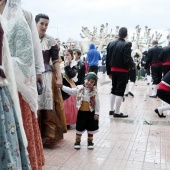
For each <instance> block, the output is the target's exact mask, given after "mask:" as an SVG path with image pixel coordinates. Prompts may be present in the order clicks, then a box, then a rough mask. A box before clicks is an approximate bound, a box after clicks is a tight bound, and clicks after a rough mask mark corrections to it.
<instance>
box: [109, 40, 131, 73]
mask: <svg viewBox="0 0 170 170" xmlns="http://www.w3.org/2000/svg"><path fill="white" fill-rule="evenodd" d="M131 46H132V44H131V43H130V42H126V41H125V40H124V39H122V38H119V39H118V40H116V41H112V42H110V43H109V44H108V46H107V56H106V69H107V74H108V75H109V74H111V67H112V66H113V67H118V68H122V69H126V70H128V69H130V68H132V67H134V62H133V59H132V57H131Z"/></svg>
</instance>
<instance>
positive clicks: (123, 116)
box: [113, 113, 128, 118]
mask: <svg viewBox="0 0 170 170" xmlns="http://www.w3.org/2000/svg"><path fill="white" fill-rule="evenodd" d="M113 117H117V118H126V117H128V115H124V114H123V113H120V114H117V113H114V115H113Z"/></svg>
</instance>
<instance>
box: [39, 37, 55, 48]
mask: <svg viewBox="0 0 170 170" xmlns="http://www.w3.org/2000/svg"><path fill="white" fill-rule="evenodd" d="M56 44H57V42H56V40H55V39H54V38H53V37H51V36H49V35H47V34H45V35H44V36H43V38H41V48H42V50H43V51H46V50H50V49H51V47H53V46H55V45H56Z"/></svg>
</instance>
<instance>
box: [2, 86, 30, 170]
mask: <svg viewBox="0 0 170 170" xmlns="http://www.w3.org/2000/svg"><path fill="white" fill-rule="evenodd" d="M0 158H1V159H0V169H4V170H7V169H14V170H22V169H23V170H29V169H31V167H30V161H29V159H28V152H27V149H26V148H25V146H24V144H23V139H22V136H21V131H20V127H19V123H18V118H17V116H16V112H15V109H14V105H13V102H12V99H11V96H10V93H9V91H8V88H7V87H2V88H0Z"/></svg>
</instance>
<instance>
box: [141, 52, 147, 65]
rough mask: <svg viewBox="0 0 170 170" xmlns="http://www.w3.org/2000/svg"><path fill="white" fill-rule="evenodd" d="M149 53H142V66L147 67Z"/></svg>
mask: <svg viewBox="0 0 170 170" xmlns="http://www.w3.org/2000/svg"><path fill="white" fill-rule="evenodd" d="M147 53H148V52H147V51H144V52H143V53H142V59H141V66H142V67H145V64H146V56H147Z"/></svg>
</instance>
